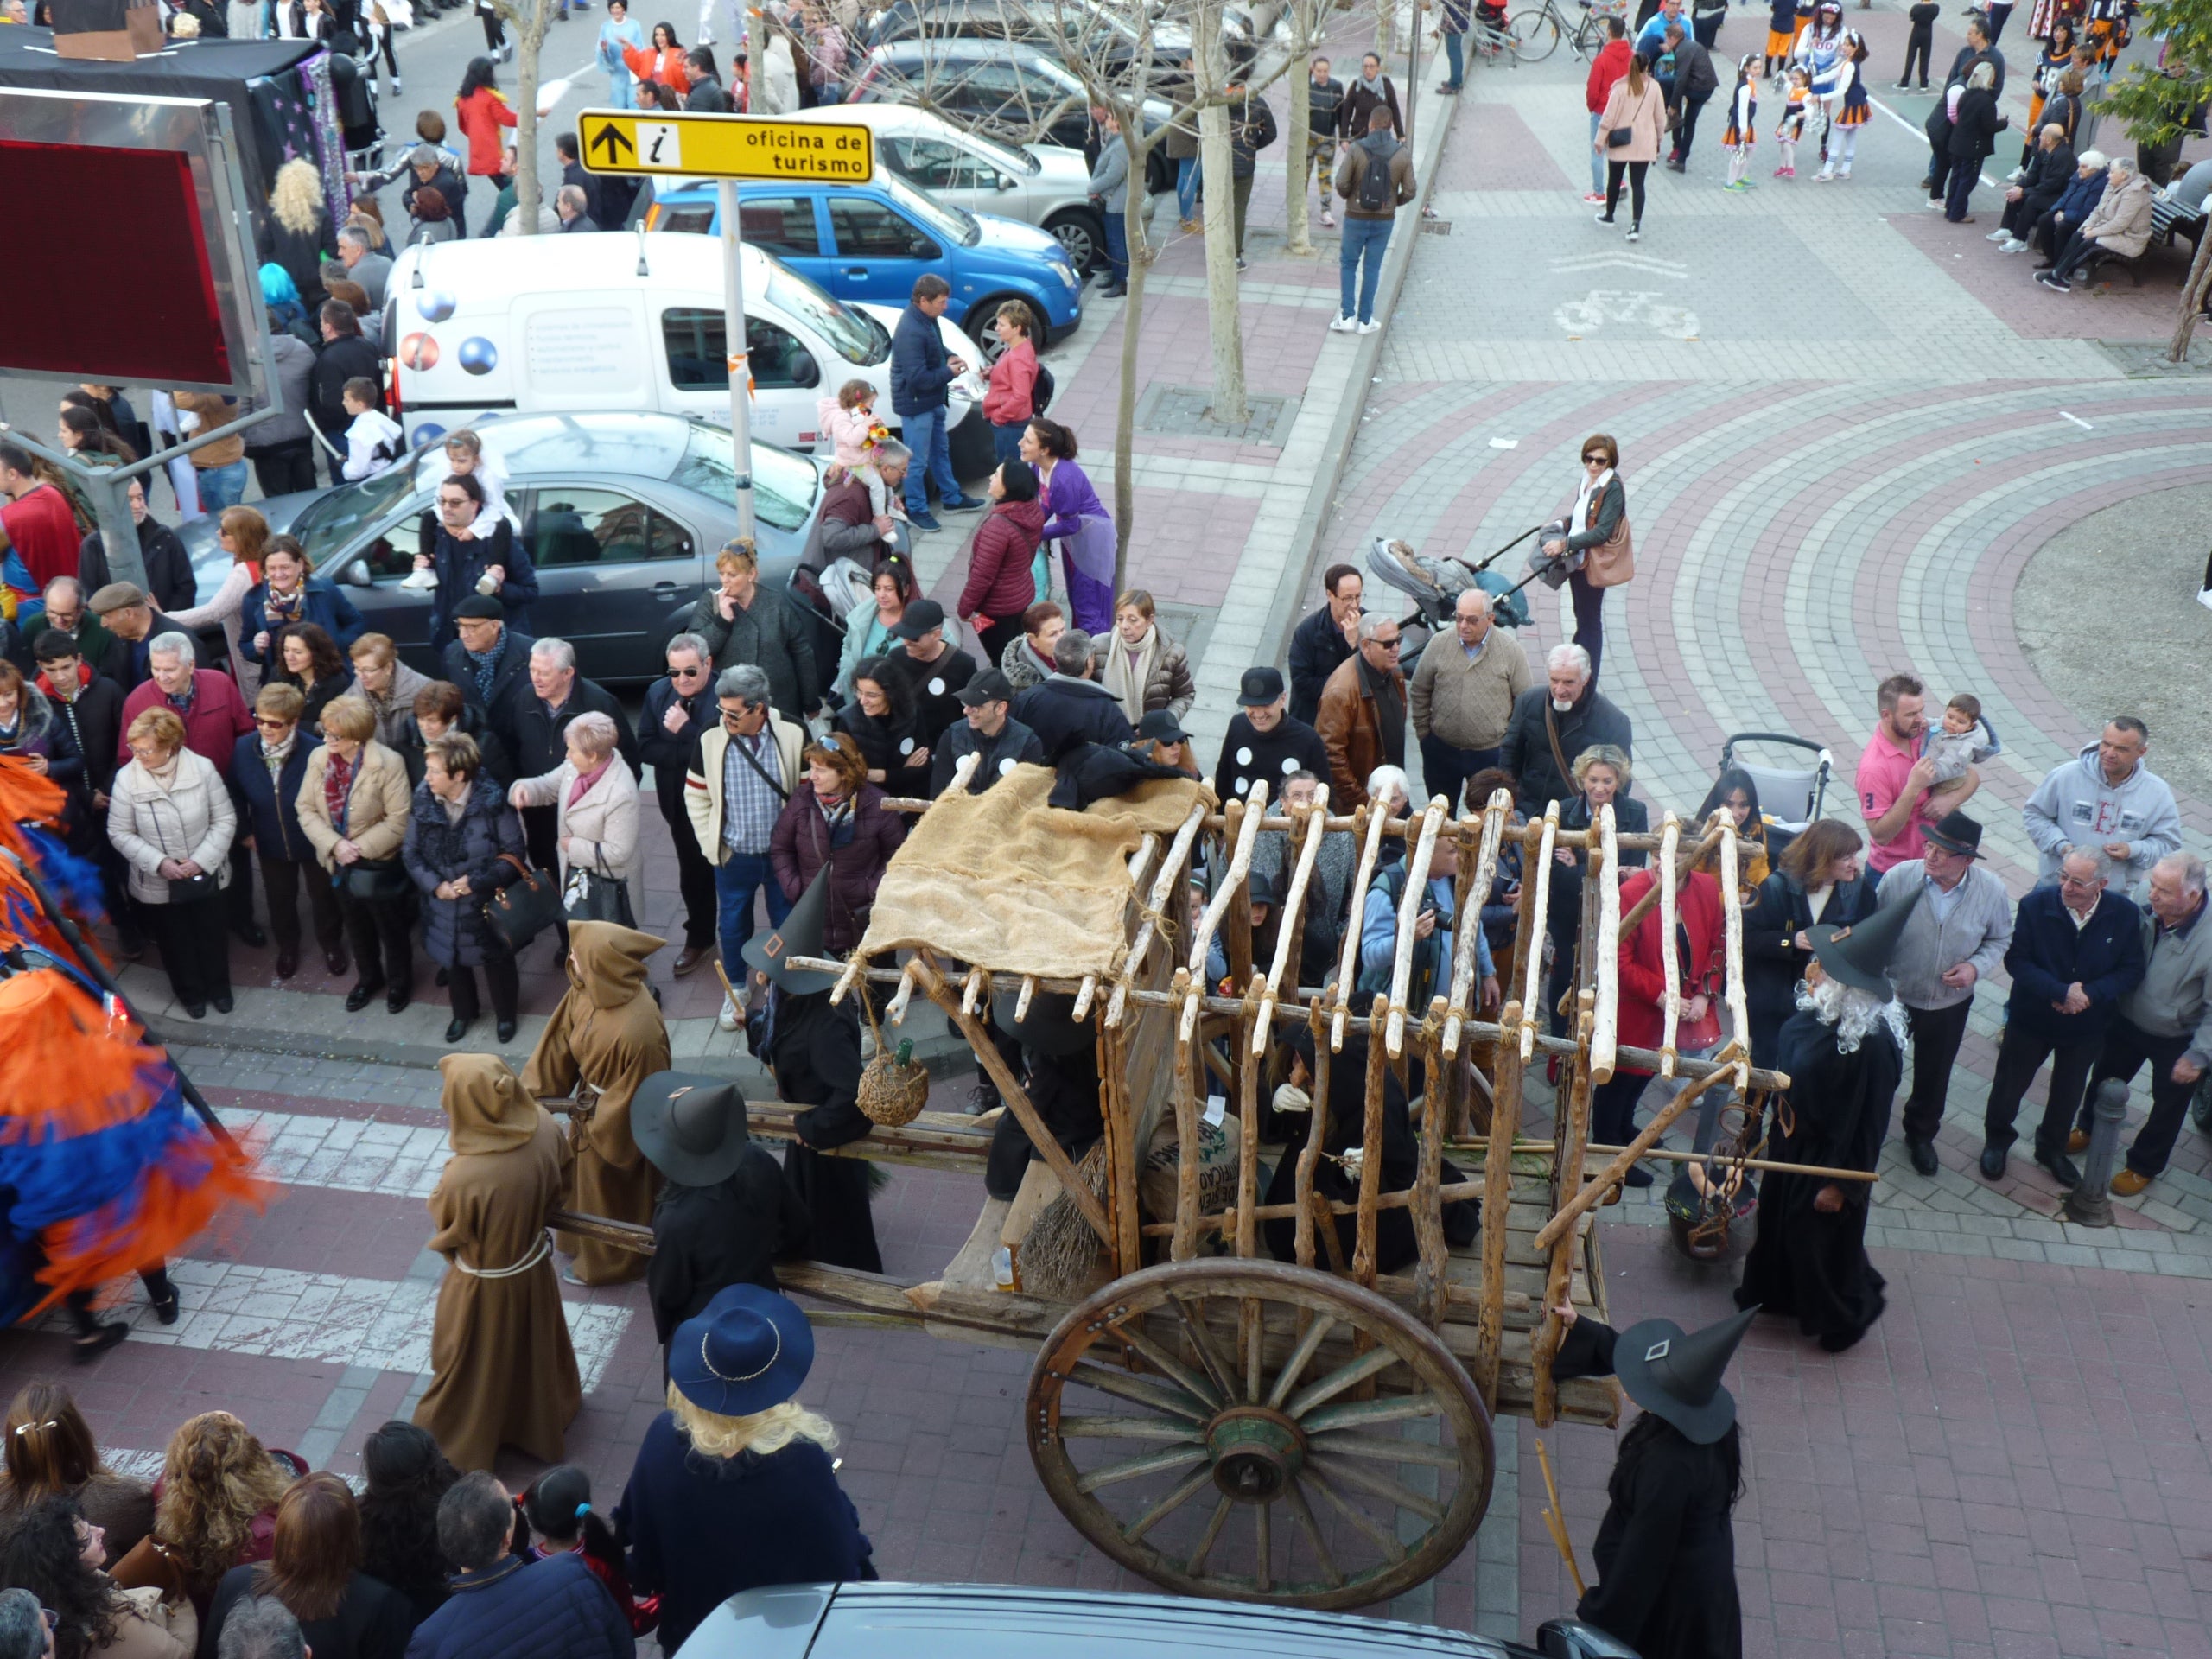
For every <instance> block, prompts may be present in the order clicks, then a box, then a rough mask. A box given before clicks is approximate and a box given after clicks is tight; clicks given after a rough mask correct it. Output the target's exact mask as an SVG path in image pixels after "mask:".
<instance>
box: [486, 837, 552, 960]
mask: <svg viewBox="0 0 2212 1659" xmlns="http://www.w3.org/2000/svg"><path fill="white" fill-rule="evenodd" d="M499 862H501V863H502V864H512V865H513V866H514V867H515V871H516V874H517V878H518V879H517V880H513V881H511V882H509V883H508V884H507V885H506V886H505V887H500V888H499V889H498V890H497V891H495V892H494V893H493V894H492V895H491V897H489V898H488V899H485V901H484V925H485V926H486V928H488V929H489V930H490V931H491V932H492V935H493V938H496V939H498V940H499V943H500V944H502V945H504V946H505V947H506V950H507V953H508V954H509V955H510V956H520V955H521V954H522V950H523V947H524V946H525V945H527V944H529V943H530V942H531V940H532V939H534V938H537V936H538V935H539V934H540V933H543V931H545V930H546V929H547V928H549V927H550V926H552V925H553V923H554V921H555V920H556V918H558V917H559V916H560V914H561V893H560V890H559V889H558V888H557V887H556V886H555V885H554V882H553V878H552V877H550V875H548V874H545V872H544V871H543V870H533V869H531V868H530V866H529V865H527V864H525V863H524V862H523V861H522V860H520V859H518V858H517V857H516V856H515V855H513V854H512V853H501V854H500V855H499Z"/></svg>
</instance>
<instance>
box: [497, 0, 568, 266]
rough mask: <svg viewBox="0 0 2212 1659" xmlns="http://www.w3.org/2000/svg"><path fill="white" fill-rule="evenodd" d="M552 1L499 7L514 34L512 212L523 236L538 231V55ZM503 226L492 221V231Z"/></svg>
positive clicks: (526, 0)
mask: <svg viewBox="0 0 2212 1659" xmlns="http://www.w3.org/2000/svg"><path fill="white" fill-rule="evenodd" d="M553 5H554V0H524V3H523V5H521V6H511V5H502V6H500V8H499V16H500V17H501V18H502V19H503V20H504V21H505V23H506V25H507V27H508V29H511V30H512V31H513V33H514V36H515V213H516V223H517V224H518V226H519V227H520V229H521V232H522V234H523V235H524V236H535V235H537V220H538V215H539V212H540V210H541V209H542V208H543V205H544V204H543V200H541V199H540V197H539V195H538V188H537V59H538V54H539V51H540V50H541V48H543V46H544V44H545V31H546V29H548V28H550V26H551V24H552V22H553ZM524 7H526V8H527V10H525V9H524ZM505 228H506V227H505V226H502V225H494V226H493V227H492V234H493V235H494V236H497V235H499V232H501V231H503V230H505Z"/></svg>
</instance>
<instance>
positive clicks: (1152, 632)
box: [1101, 622, 1160, 726]
mask: <svg viewBox="0 0 2212 1659" xmlns="http://www.w3.org/2000/svg"><path fill="white" fill-rule="evenodd" d="M1159 664H1160V624H1159V623H1157V622H1154V623H1150V624H1148V625H1147V626H1146V628H1145V631H1144V638H1143V639H1140V640H1138V641H1137V642H1136V644H1135V645H1130V644H1129V643H1128V641H1127V640H1126V639H1122V636H1121V634H1120V633H1119V632H1116V633H1114V634H1113V635H1112V636H1111V643H1110V644H1109V646H1108V648H1107V652H1106V672H1105V673H1104V674H1103V676H1101V680H1102V683H1103V684H1104V685H1105V687H1106V689H1107V690H1109V691H1111V692H1112V693H1113V694H1114V696H1115V697H1116V700H1117V701H1118V702H1120V703H1121V705H1122V713H1123V714H1125V715H1128V717H1129V724H1130V725H1132V726H1134V725H1135V724H1136V723H1137V721H1141V720H1142V719H1143V718H1144V694H1145V688H1146V687H1147V686H1148V685H1150V684H1151V683H1152V671H1153V670H1154V668H1156V667H1158V666H1159Z"/></svg>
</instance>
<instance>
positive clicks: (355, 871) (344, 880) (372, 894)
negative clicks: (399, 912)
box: [338, 858, 410, 905]
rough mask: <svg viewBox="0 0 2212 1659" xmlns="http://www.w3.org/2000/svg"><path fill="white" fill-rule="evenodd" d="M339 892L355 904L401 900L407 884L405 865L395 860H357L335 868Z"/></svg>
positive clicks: (408, 883) (373, 903) (408, 884)
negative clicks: (337, 871) (337, 869)
mask: <svg viewBox="0 0 2212 1659" xmlns="http://www.w3.org/2000/svg"><path fill="white" fill-rule="evenodd" d="M338 884H339V887H340V891H341V892H343V893H345V895H346V897H347V898H348V899H353V900H354V901H355V902H356V903H357V904H364V905H375V904H383V903H385V902H387V901H389V900H391V899H398V898H401V897H404V895H405V893H406V892H407V889H408V887H409V886H410V882H409V880H408V878H407V868H406V866H404V865H403V864H402V863H401V862H400V861H398V860H397V859H396V858H357V859H355V860H354V861H353V862H352V863H351V864H341V865H340V866H339V874H338Z"/></svg>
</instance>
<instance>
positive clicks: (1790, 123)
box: [1774, 86, 1806, 179]
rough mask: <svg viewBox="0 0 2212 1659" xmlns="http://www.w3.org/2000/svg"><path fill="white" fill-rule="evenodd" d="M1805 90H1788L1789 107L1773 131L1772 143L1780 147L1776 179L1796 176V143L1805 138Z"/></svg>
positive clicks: (1775, 170)
mask: <svg viewBox="0 0 2212 1659" xmlns="http://www.w3.org/2000/svg"><path fill="white" fill-rule="evenodd" d="M1805 111H1806V98H1805V89H1804V88H1803V87H1802V86H1792V87H1791V88H1790V89H1789V107H1788V108H1786V109H1785V110H1783V112H1782V119H1781V121H1780V123H1779V124H1777V125H1776V127H1775V130H1774V142H1775V143H1777V144H1779V145H1781V146H1782V165H1781V166H1779V167H1777V168H1775V169H1774V176H1775V177H1776V178H1777V179H1794V178H1796V176H1797V143H1798V141H1799V140H1800V139H1802V138H1803V137H1804V136H1805Z"/></svg>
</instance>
